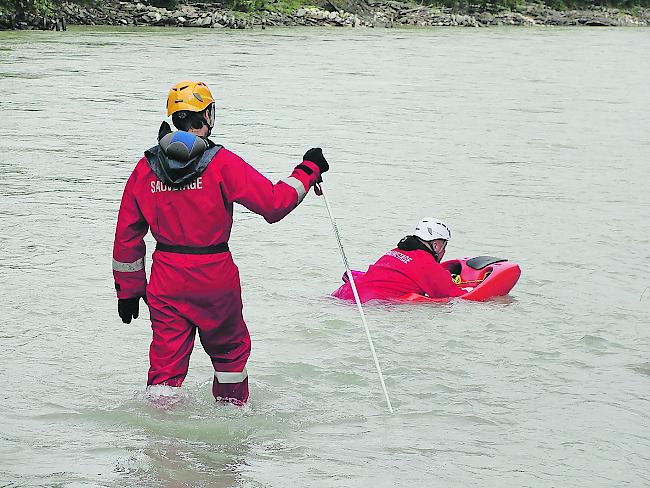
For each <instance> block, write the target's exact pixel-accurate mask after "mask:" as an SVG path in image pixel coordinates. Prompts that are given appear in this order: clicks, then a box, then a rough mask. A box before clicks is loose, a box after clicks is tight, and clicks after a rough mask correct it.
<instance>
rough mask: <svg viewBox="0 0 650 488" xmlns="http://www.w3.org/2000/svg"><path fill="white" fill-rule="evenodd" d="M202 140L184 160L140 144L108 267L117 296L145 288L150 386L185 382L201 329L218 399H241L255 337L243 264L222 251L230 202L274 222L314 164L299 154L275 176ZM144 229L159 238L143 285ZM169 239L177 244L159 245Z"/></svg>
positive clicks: (314, 175)
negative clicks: (287, 171)
mask: <svg viewBox="0 0 650 488" xmlns="http://www.w3.org/2000/svg"><path fill="white" fill-rule="evenodd" d="M173 134H174V137H175V138H176V139H180V142H187V141H186V140H185V139H189V143H188V144H186V146H188V147H192V144H193V143H194V142H193V141H195V140H194V139H191V137H189V135H188V134H187V133H182V132H181V131H179V132H176V133H173ZM179 134H181V135H183V137H180V136H178V137H177V135H179ZM192 137H193V136H192ZM183 138H185V139H183ZM177 142H178V141H177ZM195 142H196V143H195V144H194V145H195V146H196V145H197V144H199V143H200V144H203V142H201V141H200V140H198V139H196V141H195ZM208 147H209V149H207V150H206V151H205V152H203V153H202V154H200V155H199V156H198V157H195V158H194V159H192V160H190V161H189V162H182V161H181V162H180V163H179V161H178V160H173V158H169V157H168V155H167V154H166V152H165V149H163V148H162V147H161V146H157V147H155V148H152V149H150V150H149V151H147V152H145V157H143V158H142V159H141V160H140V161H139V162H138V164H137V165H136V167H135V169H134V171H133V173H132V174H131V177H130V178H129V180H128V181H127V184H126V188H125V189H124V194H123V196H122V203H121V206H120V212H119V217H118V222H117V230H116V233H115V244H114V248H113V275H114V278H115V287H116V289H117V296H118V298H131V297H137V296H145V290H146V297H147V298H148V305H149V310H150V314H151V327H152V330H153V339H152V342H151V348H150V353H149V358H150V364H151V367H150V369H149V376H148V381H147V384H148V385H155V384H166V385H170V386H180V385H181V383H182V382H183V380H184V379H185V375H186V374H187V369H188V365H189V359H190V353H191V352H192V348H193V345H194V336H195V332H196V329H198V332H199V337H200V339H201V344H202V345H203V348H204V349H205V351H206V352H207V353H208V354H209V355H210V358H211V359H212V364H213V366H214V370H215V373H214V374H215V377H214V381H213V389H212V391H213V394H214V396H215V398H217V399H226V400H229V401H232V402H233V403H239V404H243V403H244V402H246V400H247V398H248V379H247V373H246V368H245V366H246V361H247V359H248V356H249V354H250V346H251V343H250V336H249V334H248V329H247V328H246V324H245V323H244V319H243V317H242V301H241V289H240V283H239V272H238V269H237V266H236V265H235V263H234V262H233V259H232V256H231V254H230V252H228V251H227V242H228V239H229V237H230V230H231V227H232V223H233V203H235V202H237V203H240V204H242V205H244V206H245V207H246V208H248V209H249V210H251V211H253V212H255V213H257V214H260V215H262V216H263V217H264V218H265V219H266V220H267V221H268V222H269V223H272V222H276V221H278V220H280V219H282V218H283V217H284V216H286V215H287V214H288V213H289V212H291V211H292V210H293V209H294V208H296V206H297V205H298V204H299V203H300V202H301V201H302V199H303V198H304V196H305V194H306V193H307V191H308V190H309V188H310V187H311V186H313V185H314V183H315V182H316V181H317V179H318V178H319V176H320V172H319V169H318V166H317V165H316V164H314V163H312V162H309V161H303V163H302V164H300V165H299V166H297V167H296V169H295V170H294V171H293V173H292V174H291V176H290V177H289V178H287V179H285V180H281V181H279V182H278V183H276V184H275V185H274V184H273V183H271V181H269V180H268V179H267V178H266V177H265V176H263V175H262V174H260V173H259V172H258V171H256V170H255V169H254V168H253V167H252V166H250V165H248V164H247V163H246V162H245V161H244V160H243V159H241V158H240V157H238V156H237V155H235V154H234V153H232V152H230V151H228V150H227V149H224V148H221V147H220V146H215V145H214V144H211V146H208ZM194 155H196V154H194ZM170 175H171V176H170ZM179 175H180V176H179ZM197 175H198V176H197ZM161 179H162V180H163V181H161ZM179 185H180V186H179ZM148 229H150V230H151V233H152V235H153V237H154V238H155V239H156V241H157V242H158V244H157V249H156V251H155V252H154V253H153V265H152V269H151V281H150V282H149V284H148V285H147V280H146V276H145V269H144V256H145V243H144V241H143V238H144V236H145V234H146V233H147V230H148ZM165 245H167V247H168V248H170V249H173V252H169V251H168V250H167V251H166V250H161V247H162V248H164V249H166V248H165V247H164V246H165ZM181 246H184V247H181ZM210 246H211V247H210Z"/></svg>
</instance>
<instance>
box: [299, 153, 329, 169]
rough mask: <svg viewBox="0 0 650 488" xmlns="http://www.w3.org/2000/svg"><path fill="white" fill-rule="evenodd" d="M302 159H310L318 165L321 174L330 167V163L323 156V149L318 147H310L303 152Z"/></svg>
mask: <svg viewBox="0 0 650 488" xmlns="http://www.w3.org/2000/svg"><path fill="white" fill-rule="evenodd" d="M302 160H303V161H311V162H312V163H314V164H315V165H316V166H318V169H319V170H320V174H321V175H322V174H323V173H325V172H326V171H327V170H328V169H330V165H329V164H327V160H326V159H325V156H323V150H322V149H321V148H320V147H312V148H311V149H310V150H309V151H307V152H306V153H305V155H304V156H303V157H302Z"/></svg>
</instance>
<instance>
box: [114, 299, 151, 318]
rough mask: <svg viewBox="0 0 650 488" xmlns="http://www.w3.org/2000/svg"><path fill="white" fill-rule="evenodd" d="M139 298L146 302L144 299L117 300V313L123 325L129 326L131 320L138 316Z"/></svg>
mask: <svg viewBox="0 0 650 488" xmlns="http://www.w3.org/2000/svg"><path fill="white" fill-rule="evenodd" d="M140 298H142V299H143V300H144V301H145V303H146V302H147V299H146V298H145V297H135V298H118V300H117V313H118V314H119V316H120V318H121V319H122V322H124V323H125V324H130V323H131V320H133V319H137V318H138V315H140Z"/></svg>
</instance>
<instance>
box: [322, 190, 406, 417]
mask: <svg viewBox="0 0 650 488" xmlns="http://www.w3.org/2000/svg"><path fill="white" fill-rule="evenodd" d="M317 185H318V187H319V189H320V192H321V193H322V195H323V200H325V206H326V207H327V213H328V214H329V216H330V222H332V228H333V229H334V235H335V236H336V240H337V242H338V243H339V250H340V251H341V257H342V258H343V264H344V265H345V272H346V273H347V275H348V279H349V280H350V286H352V293H353V294H354V299H355V300H356V302H357V308H358V309H359V314H360V315H361V321H362V322H363V326H364V328H365V329H366V336H367V337H368V344H370V351H371V352H372V358H373V359H374V360H375V367H376V368H377V373H378V374H379V381H381V387H382V389H383V390H384V395H385V396H386V403H387V404H388V410H389V411H390V413H393V406H392V405H391V403H390V398H389V397H388V390H387V389H386V383H384V375H383V374H382V372H381V366H379V359H378V358H377V353H376V352H375V346H374V344H373V343H372V337H371V336H370V329H369V328H368V323H367V322H366V316H365V314H364V313H363V307H362V306H361V300H360V299H359V293H358V292H357V285H355V283H354V277H353V276H352V271H351V270H350V264H349V263H348V258H347V257H346V256H345V251H344V250H343V244H341V236H340V234H339V229H338V227H337V226H336V222H335V221H334V216H333V215H332V209H331V207H330V204H329V201H328V200H327V196H326V195H325V191H324V190H323V182H322V181H321V182H320V183H317Z"/></svg>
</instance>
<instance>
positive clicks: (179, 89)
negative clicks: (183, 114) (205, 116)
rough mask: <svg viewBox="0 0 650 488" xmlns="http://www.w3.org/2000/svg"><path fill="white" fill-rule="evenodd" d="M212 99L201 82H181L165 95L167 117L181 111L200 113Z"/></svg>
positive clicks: (207, 89)
mask: <svg viewBox="0 0 650 488" xmlns="http://www.w3.org/2000/svg"><path fill="white" fill-rule="evenodd" d="M211 103H214V98H213V97H212V93H210V89H209V88H208V85H206V84H205V83H203V82H202V81H181V82H180V83H177V84H176V85H174V86H173V87H172V89H171V90H169V95H167V116H170V115H171V114H173V113H175V112H179V111H181V110H188V111H190V112H201V111H202V110H204V109H205V108H206V107H208V106H209V105H210V104H211Z"/></svg>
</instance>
